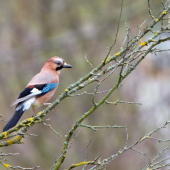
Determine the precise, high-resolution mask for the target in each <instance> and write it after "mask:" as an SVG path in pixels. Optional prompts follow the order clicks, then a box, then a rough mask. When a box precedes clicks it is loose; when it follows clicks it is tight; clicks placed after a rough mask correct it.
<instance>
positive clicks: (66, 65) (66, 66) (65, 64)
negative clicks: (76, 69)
mask: <svg viewBox="0 0 170 170" xmlns="http://www.w3.org/2000/svg"><path fill="white" fill-rule="evenodd" d="M63 68H72V66H71V65H69V64H67V63H64V65H63Z"/></svg>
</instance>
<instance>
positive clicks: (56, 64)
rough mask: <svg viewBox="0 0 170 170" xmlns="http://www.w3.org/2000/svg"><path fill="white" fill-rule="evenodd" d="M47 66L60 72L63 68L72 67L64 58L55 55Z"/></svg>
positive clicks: (48, 61)
mask: <svg viewBox="0 0 170 170" xmlns="http://www.w3.org/2000/svg"><path fill="white" fill-rule="evenodd" d="M45 65H46V67H48V68H50V69H52V70H55V71H57V72H58V73H59V74H60V71H61V69H62V68H72V66H71V65H69V64H67V63H66V62H65V60H64V59H62V58H60V57H57V56H54V57H52V58H50V59H49V60H47V62H46V64H45Z"/></svg>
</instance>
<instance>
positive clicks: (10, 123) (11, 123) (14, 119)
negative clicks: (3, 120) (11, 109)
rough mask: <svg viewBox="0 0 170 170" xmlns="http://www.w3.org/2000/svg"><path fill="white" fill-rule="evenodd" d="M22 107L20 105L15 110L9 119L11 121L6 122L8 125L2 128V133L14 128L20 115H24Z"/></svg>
mask: <svg viewBox="0 0 170 170" xmlns="http://www.w3.org/2000/svg"><path fill="white" fill-rule="evenodd" d="M24 111H25V109H24V105H23V104H21V105H20V106H19V107H17V108H16V110H15V113H14V115H13V116H12V117H11V119H10V120H9V121H8V123H7V124H6V125H5V127H4V128H3V132H4V131H7V130H8V129H10V128H12V127H14V126H15V125H16V124H17V123H18V121H19V119H20V118H21V116H22V114H23V113H24Z"/></svg>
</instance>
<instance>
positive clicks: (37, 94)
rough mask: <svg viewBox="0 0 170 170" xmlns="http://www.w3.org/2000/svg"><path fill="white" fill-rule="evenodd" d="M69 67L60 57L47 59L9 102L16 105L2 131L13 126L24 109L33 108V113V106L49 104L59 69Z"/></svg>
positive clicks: (57, 80)
mask: <svg viewBox="0 0 170 170" xmlns="http://www.w3.org/2000/svg"><path fill="white" fill-rule="evenodd" d="M71 67H72V66H71V65H69V64H67V63H66V62H65V61H64V60H63V59H62V58H60V57H56V56H55V57H52V58H50V59H49V60H47V62H46V63H45V64H44V66H43V67H42V69H41V71H40V72H39V73H38V74H36V75H35V76H34V77H33V78H32V79H31V81H30V82H29V83H28V85H27V86H26V88H25V89H24V91H22V92H21V93H20V95H19V97H18V99H17V100H16V101H14V102H13V103H12V104H11V105H16V107H15V113H14V115H13V116H12V118H11V119H10V120H9V121H8V123H7V124H6V126H5V127H4V129H3V131H6V130H8V129H10V128H12V127H13V126H15V125H16V124H17V122H18V120H19V119H20V117H21V116H22V114H23V113H24V111H25V110H28V109H29V108H30V107H32V108H33V111H34V113H35V110H34V108H35V107H39V106H42V105H48V104H50V103H46V102H47V101H48V100H50V98H51V97H52V96H53V95H54V93H55V91H56V89H57V87H58V84H59V75H60V70H61V69H62V68H71Z"/></svg>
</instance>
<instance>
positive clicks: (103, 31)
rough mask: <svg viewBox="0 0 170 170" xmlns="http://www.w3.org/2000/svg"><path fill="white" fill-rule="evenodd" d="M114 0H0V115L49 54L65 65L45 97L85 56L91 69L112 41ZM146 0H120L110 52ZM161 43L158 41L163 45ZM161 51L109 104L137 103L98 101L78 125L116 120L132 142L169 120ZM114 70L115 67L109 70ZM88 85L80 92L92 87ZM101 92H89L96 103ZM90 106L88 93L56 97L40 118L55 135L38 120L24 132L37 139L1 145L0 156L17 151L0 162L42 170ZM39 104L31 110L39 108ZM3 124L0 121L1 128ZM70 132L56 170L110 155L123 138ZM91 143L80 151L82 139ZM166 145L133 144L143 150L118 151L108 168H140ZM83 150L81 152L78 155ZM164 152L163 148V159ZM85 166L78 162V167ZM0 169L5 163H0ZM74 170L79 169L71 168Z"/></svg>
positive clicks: (120, 133)
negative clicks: (69, 142)
mask: <svg viewBox="0 0 170 170" xmlns="http://www.w3.org/2000/svg"><path fill="white" fill-rule="evenodd" d="M120 3H121V2H120V1H117V0H105V1H102V0H93V1H90V0H86V1H84V0H79V1H77V0H72V1H69V0H65V1H63V0H50V1H48V0H43V1H41V0H36V1H33V0H30V1H28V0H27V1H26V0H25V1H23V0H17V1H12V0H8V1H5V0H1V1H0V114H2V115H3V119H5V120H9V118H10V117H11V115H12V114H13V109H14V108H13V107H10V104H11V102H13V101H14V100H15V99H16V98H17V97H18V95H19V93H20V92H21V91H22V90H23V89H24V88H25V86H26V85H27V83H28V82H29V80H30V79H31V78H32V77H33V76H34V75H35V74H37V73H38V72H39V71H40V69H41V68H42V66H43V64H44V63H45V62H46V60H48V59H49V58H51V57H52V56H56V55H57V56H60V57H62V58H64V59H65V60H66V62H67V63H69V64H71V65H72V66H73V68H72V69H69V70H67V69H65V70H63V71H62V73H61V75H60V85H59V87H58V90H57V92H56V93H55V95H54V97H53V98H52V99H51V102H52V101H54V100H55V99H56V98H57V97H58V96H59V94H60V93H62V92H63V91H64V89H65V88H67V87H68V86H69V85H70V84H71V83H74V82H75V81H77V80H79V79H80V78H81V77H82V76H84V75H86V74H87V73H88V72H89V71H90V70H91V67H90V66H89V65H88V64H87V63H86V61H85V55H86V57H87V58H88V60H89V61H90V62H91V63H92V64H93V66H94V67H96V66H98V65H99V64H100V63H101V61H102V60H103V59H104V58H105V56H106V54H107V52H106V51H107V48H108V47H110V46H111V45H112V43H113V42H114V38H115V33H116V29H117V23H118V18H119V14H120V6H121V4H120ZM147 5H148V4H147V1H136V0H124V7H123V13H122V18H121V22H120V29H119V35H118V38H117V44H116V45H115V46H114V48H113V50H112V52H111V55H113V54H114V53H116V52H118V51H119V50H120V47H121V45H122V42H123V40H124V38H125V35H126V32H125V28H126V27H125V25H124V20H126V23H127V25H128V26H129V27H130V28H131V31H132V32H131V35H132V36H136V35H137V34H138V28H137V25H140V24H142V23H143V22H144V20H146V19H147V21H146V24H145V26H146V25H147V23H149V22H150V21H151V19H150V18H149V15H148V10H147V8H148V6H147ZM151 9H152V12H153V15H156V14H158V12H160V10H161V9H162V3H161V1H160V0H151ZM168 46H169V44H167V43H166V44H164V46H163V47H162V48H163V49H167V48H168ZM168 56H169V53H168V52H162V53H160V54H158V55H157V56H155V55H150V56H147V58H146V59H145V60H144V61H143V62H142V63H141V64H140V65H139V66H138V67H137V68H136V70H135V71H133V72H132V74H131V75H129V76H128V77H127V78H126V79H125V81H123V83H122V87H121V88H119V89H118V90H117V91H116V92H115V93H113V94H112V96H111V97H110V98H109V101H112V102H113V101H116V100H117V99H119V98H121V100H125V101H136V102H141V103H142V105H140V106H139V105H127V104H118V105H116V106H115V105H102V106H101V107H100V108H99V109H98V110H96V111H95V112H94V114H92V115H91V116H89V117H88V118H87V119H86V120H85V121H84V122H83V123H84V124H88V125H100V126H102V125H103V126H104V125H119V126H125V125H127V127H128V135H129V140H128V145H130V144H132V143H134V142H135V141H136V140H138V139H139V138H140V137H142V136H144V135H145V134H146V133H149V132H150V131H152V130H154V129H156V127H159V126H162V125H163V124H164V123H165V122H166V121H168V120H169V119H170V114H169V110H170V106H169V104H170V99H169V96H170V90H169V84H170V76H169V73H170V67H169V64H170V59H169V58H168ZM117 73H118V72H117ZM116 78H117V76H116V75H112V76H111V78H110V79H109V80H107V84H103V85H102V86H101V88H100V90H106V89H110V88H111V87H112V86H113V85H114V83H115V82H116V80H117V79H116ZM94 87H95V84H92V85H89V86H88V87H86V88H85V89H83V90H82V91H85V90H86V91H87V92H93V91H94ZM101 97H102V96H100V95H99V96H97V97H96V101H98V100H99V99H101ZM91 107H92V102H91V96H88V95H82V96H79V97H72V98H67V99H65V100H63V101H62V102H61V103H60V104H59V105H57V107H56V108H55V109H54V111H52V112H50V113H49V114H48V116H47V118H51V120H50V121H48V122H46V123H50V124H51V125H52V127H53V128H54V129H55V130H56V131H57V132H58V133H60V134H61V135H62V136H63V137H62V138H61V137H59V136H57V135H55V134H54V133H53V132H52V130H50V129H49V128H48V127H46V126H43V125H42V124H37V125H35V126H34V127H32V128H30V129H29V133H31V134H36V135H38V137H33V136H26V138H25V139H23V140H22V141H23V142H24V143H23V144H20V145H12V146H9V147H5V148H2V149H1V151H2V152H3V153H9V152H10V153H19V155H18V156H10V157H6V158H7V161H6V162H5V161H4V163H7V164H10V165H12V166H18V165H19V166H23V167H34V166H37V165H39V166H41V168H39V169H41V170H46V169H50V167H51V166H52V164H53V163H54V161H55V158H58V157H59V156H60V154H61V151H62V147H63V142H64V135H66V134H68V131H69V130H70V128H71V127H72V125H73V124H74V123H75V122H76V120H77V119H78V118H80V117H81V115H82V114H83V113H85V112H86V111H88V110H89V109H90V108H91ZM42 109H45V107H41V108H40V109H36V111H37V112H38V111H41V110H42ZM32 115H33V111H32V110H31V109H30V110H28V111H26V112H25V114H24V115H23V117H22V118H21V120H24V119H25V118H28V117H31V116H32ZM4 125H5V122H3V121H1V122H0V128H1V129H2V128H3V127H4ZM79 130H81V132H80V134H79V135H78V136H77V137H76V139H75V140H74V142H73V144H72V145H71V148H70V149H69V150H68V154H67V157H66V159H65V161H64V163H63V165H62V167H61V169H67V168H68V167H69V166H70V165H71V164H75V163H79V162H82V161H83V160H84V156H85V155H86V160H87V161H90V160H91V161H93V160H94V159H95V158H96V157H97V156H98V155H99V154H100V153H101V159H104V158H107V157H109V156H110V155H114V154H116V153H117V152H118V151H119V149H123V147H124V145H125V143H126V131H125V129H101V130H98V131H95V132H94V131H92V130H91V129H87V128H79V129H78V131H76V132H75V134H77V133H78V132H79ZM169 131H170V129H169V127H168V128H166V129H163V130H161V131H160V132H158V133H156V134H154V137H157V138H162V139H168V137H169ZM90 140H91V143H90V145H89V146H88V148H87V142H88V141H90ZM165 146H170V144H169V143H161V144H160V143H158V142H156V141H154V140H147V141H145V142H143V143H142V144H140V145H138V146H137V147H136V149H139V150H140V151H141V152H144V153H146V154H147V156H143V155H140V154H139V153H137V152H134V151H128V152H125V153H124V154H122V155H120V156H119V157H118V158H116V159H115V160H114V161H112V162H111V163H110V164H109V165H108V166H107V169H108V170H112V169H116V170H122V169H131V170H136V169H142V168H144V167H145V166H146V165H147V163H148V161H149V159H152V158H153V156H155V155H157V154H158V152H159V151H160V150H162V149H163V148H164V147H165ZM85 153H86V154H85ZM166 156H170V154H169V153H168V152H165V153H164V157H163V158H165V157H166ZM88 168H90V166H88V167H86V169H88ZM0 169H2V170H4V169H5V168H4V167H2V165H0ZM77 169H82V167H81V168H77Z"/></svg>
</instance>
